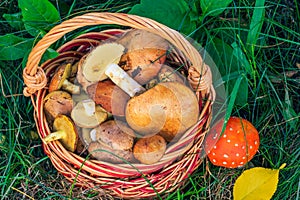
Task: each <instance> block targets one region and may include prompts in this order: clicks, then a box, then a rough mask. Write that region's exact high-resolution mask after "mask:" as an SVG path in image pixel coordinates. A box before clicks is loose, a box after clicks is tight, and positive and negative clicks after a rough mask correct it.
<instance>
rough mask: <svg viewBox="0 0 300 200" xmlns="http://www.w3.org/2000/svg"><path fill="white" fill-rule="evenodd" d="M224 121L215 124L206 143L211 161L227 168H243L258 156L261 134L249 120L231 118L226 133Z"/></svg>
mask: <svg viewBox="0 0 300 200" xmlns="http://www.w3.org/2000/svg"><path fill="white" fill-rule="evenodd" d="M223 123H224V120H220V121H219V122H217V124H215V125H214V126H213V127H212V129H211V131H210V133H209V134H208V135H207V138H206V141H205V149H206V152H207V156H208V158H209V160H210V161H211V162H212V163H213V164H214V165H217V166H222V167H226V168H236V167H242V166H243V165H245V164H246V163H247V162H249V161H250V160H251V159H252V158H253V157H254V155H255V154H256V152H257V150H258V147H259V134H258V131H257V130H256V128H255V127H254V126H253V125H252V124H251V123H250V122H249V121H247V120H245V119H242V118H239V117H231V118H230V119H229V120H228V123H227V125H226V128H225V131H224V133H223V134H222V135H221V136H220V137H219V135H220V133H221V132H222V128H223Z"/></svg>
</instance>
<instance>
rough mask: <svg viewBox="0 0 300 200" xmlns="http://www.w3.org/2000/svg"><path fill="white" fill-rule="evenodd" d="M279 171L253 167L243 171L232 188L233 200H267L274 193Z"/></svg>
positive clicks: (282, 166)
mask: <svg viewBox="0 0 300 200" xmlns="http://www.w3.org/2000/svg"><path fill="white" fill-rule="evenodd" d="M285 165H286V164H285V163H284V164H282V165H281V166H280V168H279V169H267V168H263V167H255V168H252V169H248V170H246V171H244V172H243V173H242V174H241V175H240V176H239V177H238V179H237V180H236V182H235V184H234V187H233V198H234V200H269V199H271V197H272V196H273V194H274V193H275V191H276V188H277V184H278V176H279V170H280V169H283V168H284V167H285Z"/></svg>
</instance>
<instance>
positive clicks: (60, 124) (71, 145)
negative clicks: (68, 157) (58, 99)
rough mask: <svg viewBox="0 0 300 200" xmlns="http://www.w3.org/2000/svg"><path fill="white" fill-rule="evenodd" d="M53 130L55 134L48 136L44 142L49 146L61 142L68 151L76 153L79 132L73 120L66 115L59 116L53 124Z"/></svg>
mask: <svg viewBox="0 0 300 200" xmlns="http://www.w3.org/2000/svg"><path fill="white" fill-rule="evenodd" d="M53 129H54V130H55V132H52V133H50V134H49V135H47V136H46V137H45V138H44V139H43V141H44V142H45V143H46V144H47V143H49V142H52V141H56V140H60V141H61V143H62V145H63V146H64V147H65V148H66V149H67V150H69V151H71V152H74V151H75V150H76V146H77V141H78V132H77V129H76V127H75V125H74V123H73V122H72V120H71V119H70V118H69V117H67V116H66V115H59V116H58V117H56V118H55V120H54V122H53Z"/></svg>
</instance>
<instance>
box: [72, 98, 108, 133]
mask: <svg viewBox="0 0 300 200" xmlns="http://www.w3.org/2000/svg"><path fill="white" fill-rule="evenodd" d="M107 117H108V113H107V112H106V111H105V110H104V109H103V108H102V107H101V106H99V105H95V102H94V101H93V100H91V99H88V100H83V101H80V102H78V103H77V104H76V106H75V107H74V108H73V110H72V112H71V118H72V119H73V121H74V123H75V124H76V125H77V126H79V127H82V128H94V127H96V126H98V125H99V124H100V123H102V122H104V121H105V120H106V119H107Z"/></svg>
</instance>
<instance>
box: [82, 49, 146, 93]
mask: <svg viewBox="0 0 300 200" xmlns="http://www.w3.org/2000/svg"><path fill="white" fill-rule="evenodd" d="M124 49H125V48H124V47H123V46H122V45H120V44H117V43H105V44H102V45H99V46H98V47H96V48H95V49H94V50H92V51H91V53H89V55H88V56H87V57H86V58H85V61H84V62H83V64H82V73H83V76H84V77H85V78H86V79H87V80H88V81H90V82H94V83H96V82H98V81H103V80H105V79H106V78H107V77H109V78H110V79H111V80H112V82H114V83H115V84H116V85H117V86H119V87H120V88H121V89H122V90H123V91H124V92H126V93H127V94H128V95H129V96H131V97H132V96H134V95H135V94H137V93H140V92H142V91H144V90H145V89H144V88H143V87H142V86H140V85H139V84H138V83H137V82H136V81H135V80H134V79H132V78H131V77H130V76H129V75H128V74H127V73H126V72H125V71H124V70H123V69H122V68H120V67H119V66H118V65H117V64H116V63H118V62H119V60H120V57H121V55H122V54H123V52H124Z"/></svg>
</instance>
